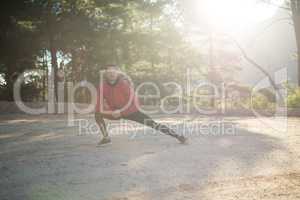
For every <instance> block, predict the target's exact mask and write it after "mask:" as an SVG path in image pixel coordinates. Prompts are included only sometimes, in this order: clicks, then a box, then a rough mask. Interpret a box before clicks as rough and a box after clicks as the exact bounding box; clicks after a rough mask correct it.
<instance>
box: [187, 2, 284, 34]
mask: <svg viewBox="0 0 300 200" xmlns="http://www.w3.org/2000/svg"><path fill="white" fill-rule="evenodd" d="M186 2H188V4H190V5H188V7H187V9H186V12H188V15H189V18H190V19H191V18H193V19H192V20H193V21H198V20H199V21H198V22H200V23H205V24H207V25H209V26H211V27H212V28H213V29H215V30H217V31H222V32H226V33H232V32H236V31H239V30H240V29H243V28H245V27H248V28H249V26H255V25H257V24H258V23H259V22H262V21H264V20H267V19H268V18H270V17H272V16H273V15H274V14H275V12H276V10H277V8H276V6H274V5H269V4H267V3H262V2H260V1H259V0H187V1H186ZM282 2H283V0H276V4H278V5H280V4H282ZM196 18H197V19H196Z"/></svg>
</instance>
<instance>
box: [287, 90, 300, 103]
mask: <svg viewBox="0 0 300 200" xmlns="http://www.w3.org/2000/svg"><path fill="white" fill-rule="evenodd" d="M287 88H288V96H287V106H288V107H291V108H299V107H300V88H299V87H293V86H290V85H288V86H287Z"/></svg>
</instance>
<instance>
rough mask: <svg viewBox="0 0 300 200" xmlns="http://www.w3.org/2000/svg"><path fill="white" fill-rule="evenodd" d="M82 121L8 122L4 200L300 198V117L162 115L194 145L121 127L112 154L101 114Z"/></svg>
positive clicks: (2, 127) (0, 134)
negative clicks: (100, 127)
mask: <svg viewBox="0 0 300 200" xmlns="http://www.w3.org/2000/svg"><path fill="white" fill-rule="evenodd" d="M77 119H81V120H82V121H81V123H76V125H75V126H68V124H67V118H66V117H65V116H39V117H36V116H35V117H34V116H25V115H19V116H13V115H1V116H0V168H1V173H0V199H2V200H6V199H7V200H14V199H16V200H19V199H22V200H23V199H30V200H31V199H32V200H34V199H37V200H44V199H47V200H60V199H66V200H69V199H70V200H77V199H85V200H102V199H107V200H125V199H130V200H131V199H139V200H144V199H145V200H146V199H197V200H198V199H210V200H211V199H214V200H219V199H220V200H221V199H222V200H229V199H230V200H232V199H251V200H252V199H270V200H274V199H275V200H277V199H291V200H294V199H300V170H299V169H300V168H299V167H300V159H299V158H300V133H299V132H298V130H300V119H298V118H289V119H288V121H285V120H284V119H278V120H276V119H266V118H212V117H211V118H208V117H199V118H194V117H193V121H189V120H190V118H189V117H187V116H174V117H163V116H155V119H156V120H158V121H161V122H165V123H168V124H169V125H170V126H171V125H173V128H175V129H176V130H177V131H178V132H180V133H182V134H186V135H187V137H189V143H188V144H187V145H181V144H178V143H177V141H176V140H175V139H173V138H170V137H169V136H165V135H161V134H158V133H155V132H154V131H152V130H150V129H147V128H143V127H142V126H139V125H136V124H134V123H131V122H130V123H129V124H127V123H126V122H124V121H122V122H115V121H114V122H111V123H110V125H111V126H110V127H109V128H110V133H111V135H112V140H113V143H112V144H111V145H108V146H105V147H97V146H96V144H97V142H98V140H99V139H100V135H97V134H88V133H91V132H87V130H90V131H92V130H94V132H95V126H94V121H93V118H92V116H77ZM87 122H89V124H87ZM184 122H185V123H184ZM217 123H219V124H222V125H224V126H223V129H222V128H219V129H218V128H216V126H215V125H214V126H212V127H213V128H212V129H211V130H210V132H206V131H205V130H204V129H205V128H203V126H204V125H207V127H210V126H211V124H217ZM79 124H81V125H82V126H83V128H81V129H79V127H78V125H79ZM87 125H88V127H87ZM199 126H202V129H201V130H199V129H197V128H195V127H199ZM221 129H222V130H225V132H224V131H220V130H221ZM227 130H231V131H229V132H226V131H227ZM232 130H234V131H233V132H232Z"/></svg>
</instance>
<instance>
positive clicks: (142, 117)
mask: <svg viewBox="0 0 300 200" xmlns="http://www.w3.org/2000/svg"><path fill="white" fill-rule="evenodd" d="M124 119H128V120H131V121H135V122H138V123H140V124H144V125H146V126H149V127H151V128H153V129H155V130H158V131H160V132H162V133H164V134H166V135H170V136H172V137H175V138H177V139H178V140H179V141H180V142H181V143H185V142H186V138H185V137H184V136H182V135H178V134H176V133H175V131H174V130H172V129H170V128H169V127H167V126H166V125H164V124H160V123H157V122H155V121H154V120H153V119H152V118H151V117H150V116H148V115H146V114H145V113H142V112H140V111H138V112H136V113H132V114H130V115H128V116H126V117H124Z"/></svg>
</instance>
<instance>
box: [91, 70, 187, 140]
mask: <svg viewBox="0 0 300 200" xmlns="http://www.w3.org/2000/svg"><path fill="white" fill-rule="evenodd" d="M139 106H140V104H139V100H138V98H137V96H136V95H135V92H134V89H133V87H132V85H131V84H130V82H129V80H128V79H126V78H125V76H123V75H121V70H120V68H119V67H118V66H116V65H108V66H106V69H105V72H104V80H103V81H102V82H101V84H100V85H99V88H98V94H97V104H96V112H95V119H96V122H97V124H98V126H99V128H100V130H101V132H102V134H103V138H102V140H101V141H100V142H99V143H98V145H104V144H108V143H111V139H110V137H109V135H108V132H107V129H106V125H105V121H104V119H110V120H119V119H126V120H131V121H135V122H138V123H140V124H144V125H146V126H149V127H151V128H154V129H156V130H158V131H160V132H162V133H164V134H166V135H170V136H172V137H174V138H176V139H177V140H178V141H179V142H180V143H185V142H186V140H187V139H186V138H185V137H184V136H182V135H178V134H176V133H175V132H174V131H173V130H172V129H170V128H169V127H167V126H165V125H163V124H159V123H157V122H155V121H154V120H153V119H152V118H151V117H150V116H148V115H146V114H145V113H143V112H141V111H140V110H139Z"/></svg>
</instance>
